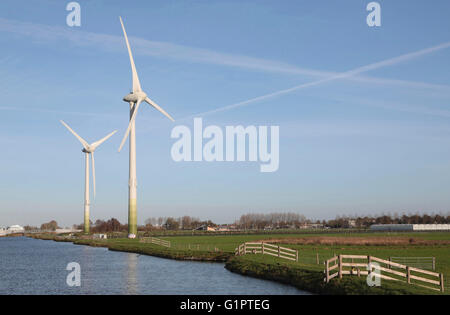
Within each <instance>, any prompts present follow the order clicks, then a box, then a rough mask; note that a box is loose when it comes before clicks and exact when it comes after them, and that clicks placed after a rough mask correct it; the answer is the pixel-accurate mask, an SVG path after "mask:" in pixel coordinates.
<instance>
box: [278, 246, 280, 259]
mask: <svg viewBox="0 0 450 315" xmlns="http://www.w3.org/2000/svg"><path fill="white" fill-rule="evenodd" d="M278 257H280V245H278Z"/></svg>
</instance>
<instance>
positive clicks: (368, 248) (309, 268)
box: [74, 232, 450, 294]
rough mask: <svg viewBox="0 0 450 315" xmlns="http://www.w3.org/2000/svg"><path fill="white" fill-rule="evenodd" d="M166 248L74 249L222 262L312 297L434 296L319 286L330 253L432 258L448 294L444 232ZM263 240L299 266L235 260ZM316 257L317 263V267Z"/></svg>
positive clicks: (355, 284)
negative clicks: (294, 255) (293, 254)
mask: <svg viewBox="0 0 450 315" xmlns="http://www.w3.org/2000/svg"><path fill="white" fill-rule="evenodd" d="M160 238H162V239H165V240H168V241H170V242H171V247H170V248H166V247H163V246H159V245H155V244H147V243H140V242H139V241H138V240H129V239H122V238H117V239H108V240H75V241H74V242H75V244H85V245H93V246H105V247H108V248H109V249H111V250H118V251H128V252H136V253H141V254H147V255H154V256H159V257H166V258H172V259H189V260H213V261H227V264H226V266H227V268H228V269H230V270H231V271H234V272H239V273H242V274H246V275H250V276H255V277H260V278H267V279H271V280H275V281H280V282H287V283H290V284H292V285H295V286H297V287H299V288H301V289H305V290H309V291H311V292H315V293H328V294H330V293H336V294H435V293H437V292H434V291H431V290H427V289H422V288H419V287H416V286H413V285H407V284H404V283H396V282H392V281H387V280H383V284H382V287H381V288H369V287H368V286H367V285H366V284H365V278H364V277H362V278H360V279H358V278H357V277H351V276H346V277H345V276H344V279H342V280H339V279H333V280H331V282H330V283H329V284H327V285H324V284H323V278H324V274H323V270H324V264H323V262H324V261H325V260H326V259H329V258H331V257H333V256H334V255H335V254H355V255H371V256H376V257H378V258H382V259H388V258H389V257H391V256H395V257H435V258H436V272H438V273H443V274H444V275H445V279H446V293H445V294H448V293H449V291H450V281H449V279H448V278H449V277H450V233H448V232H433V233H424V232H420V233H403V232H402V233H342V232H341V233H329V232H328V233H324V234H317V233H297V234H294V233H280V234H277V233H270V234H269V233H264V234H243V235H211V234H207V235H197V236H179V235H178V236H176V235H173V236H164V237H160ZM259 240H264V241H266V242H273V243H274V244H280V245H283V246H284V247H288V248H292V249H297V250H298V251H299V261H298V262H292V261H288V260H284V259H280V258H278V257H272V256H269V255H261V254H259V255H254V254H248V255H245V256H241V257H235V256H234V252H235V248H236V247H237V246H238V245H239V244H242V243H244V242H250V241H259ZM317 255H318V256H319V264H317ZM438 294H441V293H438Z"/></svg>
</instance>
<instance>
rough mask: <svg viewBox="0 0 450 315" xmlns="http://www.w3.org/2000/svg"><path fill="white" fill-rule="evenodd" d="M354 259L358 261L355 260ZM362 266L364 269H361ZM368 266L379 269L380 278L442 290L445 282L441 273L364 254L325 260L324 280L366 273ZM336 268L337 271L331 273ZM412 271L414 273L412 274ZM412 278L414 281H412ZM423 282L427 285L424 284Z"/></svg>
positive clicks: (367, 272) (339, 256)
mask: <svg viewBox="0 0 450 315" xmlns="http://www.w3.org/2000/svg"><path fill="white" fill-rule="evenodd" d="M348 260H350V261H348ZM355 260H357V261H358V260H359V261H358V262H355ZM361 260H362V261H361ZM372 262H376V263H378V264H379V266H374V265H373V264H372ZM381 264H383V265H384V266H382V265H381ZM348 268H350V269H348ZM362 268H364V269H365V270H361V269H362ZM370 268H373V269H377V270H378V271H379V273H378V274H377V276H378V277H380V278H381V279H385V280H392V281H403V282H406V283H408V284H413V285H417V286H421V287H424V288H427V289H431V290H436V291H441V292H444V288H445V282H444V275H443V274H442V273H437V272H432V271H429V270H424V269H419V268H416V267H411V266H408V265H403V264H399V263H397V262H393V261H392V260H385V259H381V258H377V257H374V256H365V255H338V256H334V257H333V258H330V259H328V260H326V261H325V271H324V273H325V279H324V281H325V282H327V283H328V282H329V281H330V280H331V279H333V278H335V277H339V278H340V279H342V276H343V275H358V277H360V276H361V275H368V274H369V270H370ZM336 269H337V271H336V272H334V273H333V271H334V270H336ZM413 272H414V273H415V274H413ZM383 273H384V274H383ZM387 274H389V275H387ZM412 280H415V281H414V282H413V281H412ZM423 283H425V284H427V285H424V284H423ZM429 284H432V285H435V287H432V286H429ZM436 286H437V287H436Z"/></svg>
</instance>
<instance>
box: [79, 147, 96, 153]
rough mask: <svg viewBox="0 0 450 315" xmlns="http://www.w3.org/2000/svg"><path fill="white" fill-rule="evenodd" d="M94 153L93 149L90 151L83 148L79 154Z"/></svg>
mask: <svg viewBox="0 0 450 315" xmlns="http://www.w3.org/2000/svg"><path fill="white" fill-rule="evenodd" d="M94 151H95V149H91V148H83V149H82V150H81V152H83V153H93V152H94Z"/></svg>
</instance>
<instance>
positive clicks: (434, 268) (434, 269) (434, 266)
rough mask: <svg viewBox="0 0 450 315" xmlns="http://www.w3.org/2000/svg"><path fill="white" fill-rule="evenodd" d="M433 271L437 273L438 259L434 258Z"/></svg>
mask: <svg viewBox="0 0 450 315" xmlns="http://www.w3.org/2000/svg"><path fill="white" fill-rule="evenodd" d="M433 271H436V257H433Z"/></svg>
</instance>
